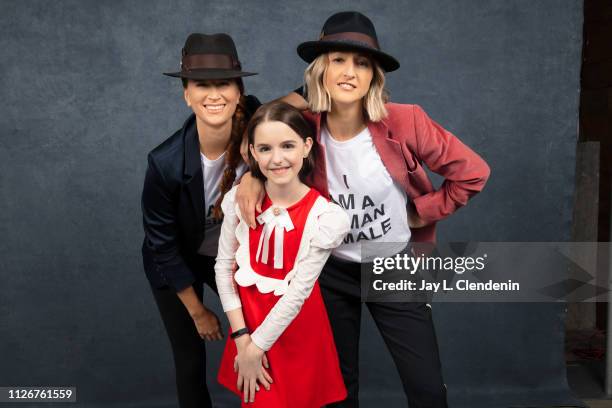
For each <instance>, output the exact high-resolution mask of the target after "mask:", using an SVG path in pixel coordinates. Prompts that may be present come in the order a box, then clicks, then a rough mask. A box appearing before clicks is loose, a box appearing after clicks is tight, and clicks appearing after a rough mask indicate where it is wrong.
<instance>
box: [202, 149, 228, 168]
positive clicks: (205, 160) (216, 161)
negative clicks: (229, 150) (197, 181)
mask: <svg viewBox="0 0 612 408" xmlns="http://www.w3.org/2000/svg"><path fill="white" fill-rule="evenodd" d="M225 153H226V152H223V153H221V156H219V157H217V158H216V159H214V160H211V159H209V158H208V157H206V156H205V155H204V153H202V152H200V160H201V161H202V163H204V165H205V166H206V167H214V166H216V165H218V164H219V162H221V161H223V158H224V157H225Z"/></svg>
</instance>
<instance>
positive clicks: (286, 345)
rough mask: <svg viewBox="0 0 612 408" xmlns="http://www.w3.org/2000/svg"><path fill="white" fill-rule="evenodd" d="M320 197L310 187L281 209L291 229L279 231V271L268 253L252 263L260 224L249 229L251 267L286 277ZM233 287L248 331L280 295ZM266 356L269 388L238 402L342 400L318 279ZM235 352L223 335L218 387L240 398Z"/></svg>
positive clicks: (290, 407) (299, 407) (281, 406)
mask: <svg viewBox="0 0 612 408" xmlns="http://www.w3.org/2000/svg"><path fill="white" fill-rule="evenodd" d="M319 197H320V194H319V193H318V192H317V191H316V190H314V189H311V190H310V191H309V192H308V193H307V194H306V195H305V196H304V197H303V198H302V199H301V200H300V201H299V202H297V203H296V204H294V205H292V206H291V207H288V208H287V209H286V210H287V212H288V214H289V217H290V218H291V221H292V223H293V226H294V228H293V229H292V230H290V231H285V233H284V239H283V267H282V269H274V261H273V258H274V257H273V256H269V257H268V260H267V263H266V264H263V263H261V262H258V261H256V259H255V256H256V253H257V249H258V243H259V240H260V236H261V234H262V231H263V227H264V226H263V225H262V224H258V226H257V229H255V230H253V229H251V228H249V239H248V245H249V255H250V266H251V268H252V269H253V271H255V272H256V273H257V274H259V275H262V276H266V277H269V278H275V279H281V280H282V279H284V278H285V276H286V275H287V273H289V272H290V271H291V270H292V269H293V266H294V262H295V259H296V256H297V253H298V249H299V247H300V242H301V239H302V235H303V232H304V227H305V225H306V220H307V217H308V214H309V212H310V210H311V208H312V207H313V205H314V204H315V201H316V200H317V198H319ZM271 205H272V202H271V201H270V199H269V198H268V197H267V196H266V198H265V200H264V203H263V206H262V210H263V211H264V212H265V210H266V209H268V208H269V207H270V206H271ZM274 238H275V237H274V234H272V236H271V237H270V242H269V248H270V253H271V255H273V251H274V249H273V248H274ZM236 286H237V288H238V294H239V296H240V301H241V303H242V313H243V315H244V319H245V322H246V325H247V328H248V329H249V331H250V332H251V333H252V332H253V331H254V330H255V329H257V327H259V325H260V324H261V323H262V322H263V321H264V319H265V318H266V316H267V315H268V313H269V312H270V310H271V309H272V307H273V306H274V305H275V304H276V302H277V301H278V300H279V299H280V296H277V295H275V294H274V292H270V293H261V292H260V291H259V290H258V288H257V285H255V284H253V285H250V286H240V285H236ZM266 354H267V357H268V362H269V365H270V368H269V369H268V373H269V374H270V376H271V377H272V380H273V381H274V382H273V383H272V384H271V386H270V390H269V391H267V390H265V389H264V388H263V387H260V391H257V393H256V394H255V402H254V403H249V404H244V402H243V403H242V405H243V406H245V407H246V406H248V407H265V408H273V407H278V408H318V407H321V406H324V405H326V404H329V403H332V402H335V401H341V400H343V399H345V398H346V389H345V387H344V382H343V380H342V375H341V372H340V368H339V363H338V355H337V353H336V347H335V344H334V339H333V335H332V331H331V327H330V324H329V320H328V317H327V312H326V309H325V305H324V303H323V298H322V297H321V291H320V289H319V284H318V282H317V283H315V286H314V288H313V290H312V292H311V294H310V296H309V297H308V298H306V300H305V301H304V304H303V306H302V308H301V310H300V311H299V313H298V314H297V316H296V317H295V318H294V319H293V321H292V322H291V323H290V324H289V326H287V328H286V329H285V331H284V332H283V333H282V334H281V335H280V337H279V338H278V340H277V341H276V342H275V343H274V344H273V345H272V347H271V348H270V350H268V351H267V352H266ZM235 356H236V344H235V342H234V340H233V339H231V338H229V336H228V340H227V343H226V347H225V351H224V353H223V357H222V360H221V367H220V369H219V374H218V380H219V382H220V383H221V384H222V385H223V386H225V387H226V388H228V389H229V390H231V391H233V392H235V393H236V394H238V395H241V396H242V395H243V394H242V393H241V392H240V391H238V389H237V387H236V382H237V374H236V373H235V372H234V358H235ZM241 399H242V398H241Z"/></svg>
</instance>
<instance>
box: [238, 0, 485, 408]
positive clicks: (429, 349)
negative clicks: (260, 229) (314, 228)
mask: <svg viewBox="0 0 612 408" xmlns="http://www.w3.org/2000/svg"><path fill="white" fill-rule="evenodd" d="M298 54H299V55H300V57H301V58H302V59H304V60H305V61H306V62H309V63H310V65H309V66H308V68H307V69H306V72H305V74H304V79H305V86H306V93H307V96H306V99H307V102H308V109H309V111H308V112H305V113H304V114H305V116H306V117H308V118H309V119H310V120H312V122H313V123H314V125H315V126H316V129H317V132H316V133H317V141H318V142H319V143H317V146H318V151H317V152H316V153H318V154H317V156H316V157H317V160H318V163H317V166H316V169H315V171H314V172H313V175H312V177H311V179H310V180H309V181H310V184H311V185H312V186H313V187H315V188H316V189H317V190H318V191H320V192H321V193H322V194H323V195H325V196H327V197H329V198H331V199H333V200H334V201H336V202H337V203H339V204H340V205H341V206H343V207H344V208H345V210H346V211H347V212H348V213H349V215H350V217H351V220H352V225H351V231H350V232H349V234H348V235H347V236H346V238H345V240H344V243H343V244H342V245H341V246H340V247H338V248H337V249H336V250H334V252H332V257H331V258H330V260H329V261H328V262H327V264H326V266H325V268H324V269H323V272H322V274H321V277H320V286H321V289H322V291H323V297H324V299H325V303H326V307H327V309H328V312H329V318H330V322H331V324H332V329H333V331H334V337H335V341H336V345H337V348H338V354H339V357H340V364H341V368H342V373H343V377H344V381H345V383H346V387H347V390H348V394H349V395H348V398H347V399H346V400H345V401H343V402H341V403H339V404H337V405H334V406H341V407H357V406H358V405H359V402H358V389H359V384H358V379H359V363H358V357H359V331H360V320H361V273H360V271H361V268H362V264H364V263H367V262H368V260H366V259H365V258H362V254H361V245H362V244H363V243H364V242H374V243H383V242H386V243H387V244H386V245H385V246H383V245H381V250H380V251H381V252H384V251H385V250H387V251H390V252H389V253H382V254H381V253H377V256H392V255H393V254H394V253H397V252H399V251H401V250H403V249H404V248H405V247H406V245H407V242H408V241H413V242H433V241H435V224H436V222H437V221H439V220H441V219H443V218H445V217H447V216H448V215H450V214H452V213H453V212H454V211H456V210H457V209H458V208H459V207H461V206H463V205H465V204H466V203H467V201H468V200H469V198H471V197H472V196H474V195H475V194H476V193H478V192H479V191H480V190H482V188H483V187H484V185H485V183H486V180H487V178H488V176H489V167H488V166H487V164H486V163H485V162H484V160H482V158H480V156H478V155H477V154H476V153H475V152H473V151H472V150H471V149H470V148H468V147H467V146H465V145H464V144H463V143H461V141H460V140H459V139H457V138H456V137H455V136H454V135H453V134H451V133H450V132H448V131H447V130H445V129H444V128H442V127H441V126H440V125H438V124H437V123H435V122H434V121H433V120H432V119H430V118H429V117H428V116H427V114H426V113H425V112H424V111H423V110H422V109H421V108H420V107H419V106H417V105H403V104H394V103H386V102H387V101H386V93H385V90H384V83H385V72H390V71H394V70H396V69H398V68H399V63H398V62H397V60H396V59H395V58H393V57H392V56H390V55H388V54H386V53H384V52H382V51H381V50H380V47H379V45H378V40H377V37H376V31H375V29H374V25H373V24H372V22H371V21H370V20H369V19H368V18H367V17H366V16H364V15H363V14H361V13H357V12H342V13H337V14H335V15H333V16H331V17H330V18H329V19H328V20H327V21H326V22H325V25H324V26H323V30H322V33H321V35H320V37H319V39H318V40H316V41H309V42H305V43H302V44H300V46H299V47H298ZM293 98H295V96H293ZM423 164H425V165H426V166H427V167H428V168H429V169H430V170H432V171H434V172H436V173H438V174H440V175H441V176H443V177H444V182H443V183H442V185H441V187H440V188H439V189H437V190H435V189H434V188H433V186H432V183H431V181H430V180H429V178H428V176H427V174H426V173H425V170H424V169H423V167H422V166H423ZM260 190H261V187H260V186H259V184H258V183H256V182H253V181H252V179H251V178H250V177H249V176H247V177H246V178H243V181H242V184H241V188H240V191H239V197H238V200H239V202H241V211H242V214H253V207H254V206H255V205H254V204H253V203H254V202H257V201H258V200H259V193H260ZM247 218H248V219H249V223H251V225H253V224H254V217H252V216H251V217H248V216H247ZM394 243H395V244H396V245H393V244H394ZM365 303H366V306H367V307H368V309H369V311H370V313H371V314H372V317H373V319H374V321H375V322H376V325H377V327H378V329H379V330H380V332H381V335H382V336H383V339H384V340H385V343H386V345H387V347H388V349H389V351H390V353H391V355H392V357H393V359H394V361H395V365H396V367H397V369H398V371H399V375H400V378H401V380H402V384H403V387H404V392H405V394H406V397H407V399H408V401H409V403H410V407H411V408H415V407H416V408H420V407H436V408H437V407H446V406H447V402H446V386H445V385H444V383H443V379H442V373H441V365H440V358H439V353H438V346H437V341H436V337H435V331H434V327H433V322H432V317H431V308H430V307H429V305H427V304H425V303H424V302H370V301H366V302H365Z"/></svg>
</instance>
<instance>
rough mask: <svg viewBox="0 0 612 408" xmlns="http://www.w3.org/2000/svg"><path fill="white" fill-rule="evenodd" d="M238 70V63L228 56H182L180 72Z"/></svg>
mask: <svg viewBox="0 0 612 408" xmlns="http://www.w3.org/2000/svg"><path fill="white" fill-rule="evenodd" d="M194 69H240V62H238V61H237V60H236V59H234V58H233V57H232V56H231V55H228V54H191V55H185V56H183V59H182V60H181V70H182V71H191V70H194Z"/></svg>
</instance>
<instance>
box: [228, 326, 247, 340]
mask: <svg viewBox="0 0 612 408" xmlns="http://www.w3.org/2000/svg"><path fill="white" fill-rule="evenodd" d="M244 334H249V329H247V328H246V327H243V328H242V329H238V330H236V331H235V332H232V334H230V337H231V338H232V339H234V340H236V339H237V338H238V337H240V336H242V335H244Z"/></svg>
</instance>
